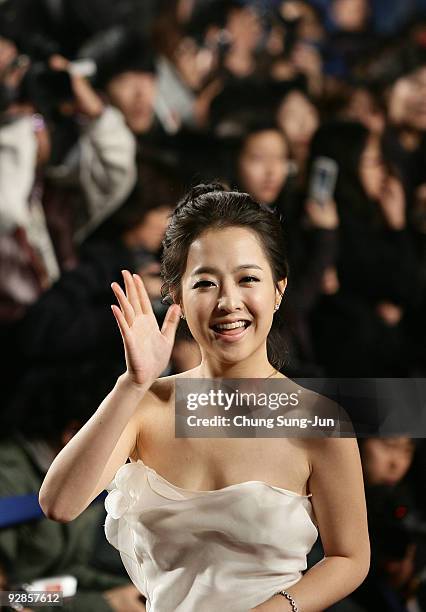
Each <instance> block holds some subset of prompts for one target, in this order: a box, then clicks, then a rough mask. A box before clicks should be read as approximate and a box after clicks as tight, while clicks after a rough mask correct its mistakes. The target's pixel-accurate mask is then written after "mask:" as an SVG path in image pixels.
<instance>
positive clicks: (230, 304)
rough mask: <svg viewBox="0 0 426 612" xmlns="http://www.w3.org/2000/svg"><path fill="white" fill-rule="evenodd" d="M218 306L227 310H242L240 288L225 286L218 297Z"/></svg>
mask: <svg viewBox="0 0 426 612" xmlns="http://www.w3.org/2000/svg"><path fill="white" fill-rule="evenodd" d="M217 307H218V309H219V310H225V311H226V312H234V311H236V310H241V309H242V303H241V296H240V295H239V292H238V290H236V289H235V288H231V287H227V288H224V290H223V291H222V293H221V295H220V296H219V298H218V301H217Z"/></svg>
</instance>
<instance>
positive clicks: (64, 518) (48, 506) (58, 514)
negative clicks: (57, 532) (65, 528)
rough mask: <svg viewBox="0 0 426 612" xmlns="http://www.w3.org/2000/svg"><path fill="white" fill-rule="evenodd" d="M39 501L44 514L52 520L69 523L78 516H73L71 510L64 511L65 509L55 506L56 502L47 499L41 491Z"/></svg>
mask: <svg viewBox="0 0 426 612" xmlns="http://www.w3.org/2000/svg"><path fill="white" fill-rule="evenodd" d="M38 503H39V505H40V508H41V510H42V512H43V514H44V516H45V517H46V518H48V519H50V520H51V521H56V522H57V523H69V522H71V521H73V520H74V519H75V518H76V516H71V514H70V513H69V512H64V511H63V509H61V508H59V507H57V506H55V504H53V503H51V501H49V500H48V499H46V497H45V496H44V495H43V494H42V493H41V492H40V493H39V496H38Z"/></svg>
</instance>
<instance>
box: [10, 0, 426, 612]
mask: <svg viewBox="0 0 426 612" xmlns="http://www.w3.org/2000/svg"><path fill="white" fill-rule="evenodd" d="M425 135H426V1H425V0H310V1H308V0H284V1H279V0H257V1H256V0H251V1H250V0H246V1H243V0H162V1H159V0H157V1H155V2H154V0H144V1H143V2H141V1H138V0H115V1H114V2H113V1H112V0H102V1H101V0H84V1H83V0H74V1H73V2H66V1H65V0H0V342H1V344H0V346H1V349H2V357H3V359H2V402H1V408H0V426H1V430H0V456H1V461H0V590H1V588H3V589H6V588H11V587H12V586H14V587H22V586H23V585H25V584H29V583H33V582H34V581H35V580H39V579H43V580H45V581H47V582H45V583H43V584H52V580H51V579H52V578H55V579H56V577H57V576H68V577H71V583H70V580H68V583H70V584H71V586H69V584H68V583H67V585H68V586H67V588H68V587H69V589H70V590H69V597H68V598H67V602H66V606H64V610H78V611H80V610H81V611H83V612H84V611H85V610H91V611H93V612H96V611H98V610H100V611H101V610H106V611H108V612H110V611H111V610H115V611H116V612H129V611H130V612H132V611H133V610H134V611H136V612H138V611H139V610H144V607H143V602H142V599H141V598H140V597H139V595H138V593H137V592H136V589H135V588H134V587H133V585H132V584H131V583H130V582H129V579H128V577H127V574H126V573H125V572H124V570H123V567H122V563H121V560H120V558H119V557H118V553H117V554H116V551H115V550H113V549H112V548H111V547H110V546H109V545H108V544H107V543H106V541H105V538H104V534H103V527H102V525H103V521H104V518H105V512H104V509H103V504H102V503H94V504H92V506H91V507H89V508H88V509H87V510H86V511H85V512H84V513H83V515H81V516H80V517H79V518H78V519H77V520H75V521H73V522H72V523H69V524H58V523H54V522H53V521H50V520H48V519H46V518H44V517H43V515H42V513H41V510H40V508H39V506H38V502H37V493H38V490H39V488H40V485H41V482H42V480H43V478H44V474H45V473H46V471H47V469H48V467H49V465H50V463H51V462H52V460H53V458H54V457H55V455H56V454H57V453H58V452H59V451H60V450H61V448H62V447H63V446H64V444H66V443H67V442H68V441H69V440H70V439H71V437H72V436H73V435H74V433H75V432H76V431H78V429H79V428H80V427H81V426H82V425H83V424H84V422H85V421H86V420H87V419H88V418H90V416H91V415H92V414H93V412H94V411H95V410H96V408H97V407H98V405H99V403H100V401H101V400H102V399H103V397H104V396H105V395H106V394H107V393H108V391H109V390H110V389H111V388H112V386H113V385H114V382H115V380H116V377H117V376H118V375H119V374H120V373H122V372H123V370H124V367H125V364H124V356H123V350H122V343H121V337H120V334H119V332H118V329H117V326H116V323H115V321H114V319H113V316H112V313H111V310H110V304H111V302H112V297H113V296H112V292H111V290H110V284H111V282H113V281H118V282H120V278H121V273H120V271H121V270H122V269H123V268H127V269H129V270H131V271H134V272H138V273H139V274H141V276H142V277H143V279H144V282H145V285H146V287H147V289H148V292H149V295H150V297H151V300H152V305H153V308H154V312H155V314H156V317H157V319H158V321H159V323H160V324H161V322H162V319H163V317H164V315H165V312H166V310H167V305H165V304H163V303H162V301H161V295H160V289H161V279H160V274H159V272H160V258H161V243H162V238H163V235H164V232H165V229H166V227H167V223H168V218H169V215H170V214H171V212H172V211H173V209H174V207H175V205H176V203H177V201H178V200H179V198H180V197H181V196H182V195H183V193H184V192H185V190H186V189H187V188H188V187H190V186H191V185H193V184H196V183H199V182H203V183H207V182H209V181H211V180H215V179H219V180H220V181H222V182H224V183H226V184H227V185H229V186H230V187H231V188H235V189H239V190H242V191H246V192H248V193H250V194H251V195H252V196H253V198H255V199H256V200H257V201H258V202H261V203H262V204H264V205H266V206H268V207H269V208H270V209H271V210H272V211H275V212H276V214H279V215H280V219H281V221H282V223H283V227H284V232H285V236H286V243H285V244H284V245H283V253H284V252H285V254H286V256H287V257H288V259H289V263H290V277H289V285H288V290H287V292H286V297H285V300H284V301H283V305H282V307H281V308H280V312H279V317H280V320H281V321H282V333H283V342H282V350H283V353H284V354H285V358H286V365H285V367H284V368H283V370H282V371H283V372H285V373H286V374H287V375H288V376H299V377H300V376H301V377H332V378H334V377H336V378H340V377H343V378H352V377H360V378H362V377H364V378H365V377H367V378H371V377H377V378H381V377H387V378H423V377H425V373H426V350H425V346H426V323H425V321H426V316H425V315H426V141H425ZM185 325H186V324H185V323H184V322H182V323H181V326H180V328H179V330H178V334H177V339H176V343H175V348H174V351H173V354H172V359H171V361H170V364H169V366H168V368H167V370H166V371H165V372H164V374H165V375H168V374H173V373H177V372H181V371H184V370H187V369H189V368H192V367H195V366H196V365H197V364H198V363H199V358H200V355H199V350H198V347H197V345H196V344H195V342H194V341H193V340H192V338H191V335H190V333H189V330H188V329H187V327H185ZM406 401H407V402H408V401H409V399H407V400H406ZM400 409H401V413H403V412H404V410H406V409H409V406H408V405H404V401H401V407H400ZM359 445H360V450H361V456H362V462H363V469H364V476H365V483H366V494H367V502H368V511H369V522H370V532H371V539H372V548H373V558H372V565H371V570H370V574H369V576H368V578H367V580H366V581H365V583H364V584H363V585H362V587H360V588H359V589H358V590H357V591H356V592H355V593H354V594H353V595H352V596H351V597H349V598H347V599H346V600H344V601H343V602H341V603H339V604H337V605H336V606H333V608H332V609H333V610H339V611H342V612H364V611H370V610H374V611H379V610H380V611H381V610H384V611H386V610H389V611H398V612H401V611H411V612H418V611H419V610H426V590H425V578H426V555H425V534H426V498H425V474H426V469H425V468H426V449H425V443H424V439H421V438H416V439H411V438H410V437H407V436H403V435H400V436H394V437H389V438H386V439H383V438H382V439H379V438H369V439H364V440H360V441H359ZM98 501H99V500H98ZM320 558H321V545H320V542H319V543H318V546H317V547H316V548H315V549H314V550H313V551H312V554H311V558H310V563H311V564H313V563H314V562H316V561H317V560H319V559H320ZM72 578H74V579H76V580H74V582H73V580H72ZM62 580H63V579H62ZM56 582H57V581H56ZM53 583H54V584H55V580H53ZM75 583H76V584H77V586H75ZM61 584H62V583H61ZM73 585H74V586H73ZM62 586H64V584H62ZM5 609H7V608H5ZM46 609H48V607H46Z"/></svg>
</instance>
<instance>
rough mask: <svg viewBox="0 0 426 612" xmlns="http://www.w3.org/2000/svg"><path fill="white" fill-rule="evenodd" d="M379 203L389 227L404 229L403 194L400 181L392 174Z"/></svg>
mask: <svg viewBox="0 0 426 612" xmlns="http://www.w3.org/2000/svg"><path fill="white" fill-rule="evenodd" d="M379 203H380V207H381V209H382V213H383V215H384V217H385V221H386V223H387V225H388V226H389V228H390V229H392V230H402V229H404V227H405V195H404V190H403V188H402V185H401V181H399V180H398V179H397V178H395V177H394V176H389V177H388V178H387V180H386V183H385V188H384V189H383V192H382V196H381V198H380V200H379Z"/></svg>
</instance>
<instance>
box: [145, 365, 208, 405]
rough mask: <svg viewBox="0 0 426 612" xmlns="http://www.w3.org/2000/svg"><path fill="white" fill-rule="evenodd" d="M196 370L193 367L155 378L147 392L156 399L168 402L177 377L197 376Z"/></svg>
mask: <svg viewBox="0 0 426 612" xmlns="http://www.w3.org/2000/svg"><path fill="white" fill-rule="evenodd" d="M197 370H198V368H193V369H192V370H187V371H186V372H179V374H171V375H170V376H162V377H161V378H157V380H155V381H154V382H153V383H152V385H151V387H150V388H149V392H150V394H151V395H153V396H155V397H156V398H157V399H158V400H160V401H163V402H169V401H170V400H171V399H172V397H173V393H174V389H175V381H176V380H177V379H179V378H197Z"/></svg>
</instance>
